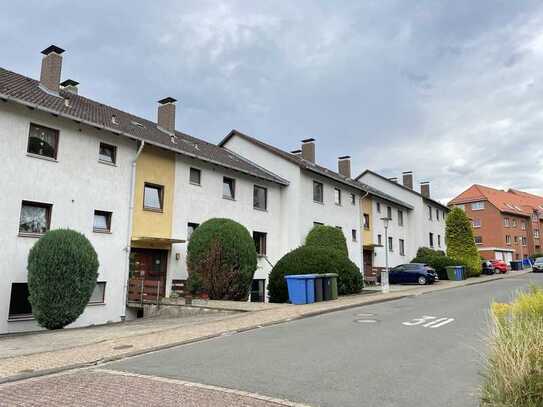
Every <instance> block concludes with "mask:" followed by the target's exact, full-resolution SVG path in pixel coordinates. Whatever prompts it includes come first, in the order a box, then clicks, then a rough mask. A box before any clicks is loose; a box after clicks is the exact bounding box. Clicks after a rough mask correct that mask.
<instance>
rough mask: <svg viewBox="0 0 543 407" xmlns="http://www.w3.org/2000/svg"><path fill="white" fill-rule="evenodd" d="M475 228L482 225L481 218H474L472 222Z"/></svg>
mask: <svg viewBox="0 0 543 407" xmlns="http://www.w3.org/2000/svg"><path fill="white" fill-rule="evenodd" d="M471 224H472V225H473V227H474V228H480V227H481V219H473V221H472V222H471Z"/></svg>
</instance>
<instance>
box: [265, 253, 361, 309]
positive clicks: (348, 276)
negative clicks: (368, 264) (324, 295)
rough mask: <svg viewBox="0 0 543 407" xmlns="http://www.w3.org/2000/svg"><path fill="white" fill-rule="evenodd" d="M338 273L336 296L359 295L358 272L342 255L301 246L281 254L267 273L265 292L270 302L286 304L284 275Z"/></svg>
mask: <svg viewBox="0 0 543 407" xmlns="http://www.w3.org/2000/svg"><path fill="white" fill-rule="evenodd" d="M325 273H337V274H338V293H339V294H340V295H346V294H354V293H359V292H360V291H361V290H362V288H363V279H362V274H361V273H360V269H359V268H358V267H357V266H356V264H354V263H353V262H352V261H350V260H349V258H347V257H346V256H344V255H343V254H342V253H340V252H339V251H337V250H334V249H327V248H323V247H312V246H302V247H299V248H297V249H294V250H293V251H291V252H289V253H287V254H286V255H284V256H283V257H282V258H281V260H279V261H278V262H277V264H276V265H275V267H274V268H273V270H272V271H271V273H270V276H269V283H268V292H269V295H270V302H287V301H288V288H287V283H286V280H285V276H287V275H293V274H325Z"/></svg>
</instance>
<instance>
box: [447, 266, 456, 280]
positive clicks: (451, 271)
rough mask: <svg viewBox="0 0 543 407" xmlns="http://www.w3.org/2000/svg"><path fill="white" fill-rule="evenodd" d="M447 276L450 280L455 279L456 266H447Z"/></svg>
mask: <svg viewBox="0 0 543 407" xmlns="http://www.w3.org/2000/svg"><path fill="white" fill-rule="evenodd" d="M446 269H447V278H448V279H449V280H451V281H456V266H447V267H446Z"/></svg>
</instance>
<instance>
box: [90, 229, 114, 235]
mask: <svg viewBox="0 0 543 407" xmlns="http://www.w3.org/2000/svg"><path fill="white" fill-rule="evenodd" d="M92 231H93V232H94V233H102V234H105V235H111V230H106V229H92Z"/></svg>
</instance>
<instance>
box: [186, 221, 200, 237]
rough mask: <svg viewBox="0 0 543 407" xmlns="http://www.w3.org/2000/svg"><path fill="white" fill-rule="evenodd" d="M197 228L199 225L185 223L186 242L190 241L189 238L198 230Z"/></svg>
mask: <svg viewBox="0 0 543 407" xmlns="http://www.w3.org/2000/svg"><path fill="white" fill-rule="evenodd" d="M198 226H200V224H199V223H193V222H189V223H187V240H190V237H191V236H192V234H193V233H194V231H195V230H196V229H197V228H198Z"/></svg>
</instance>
